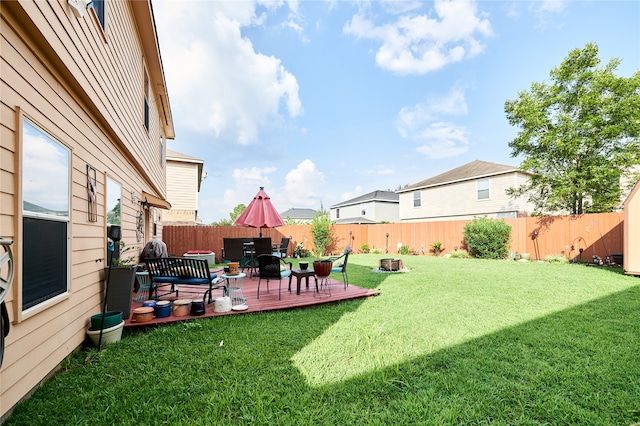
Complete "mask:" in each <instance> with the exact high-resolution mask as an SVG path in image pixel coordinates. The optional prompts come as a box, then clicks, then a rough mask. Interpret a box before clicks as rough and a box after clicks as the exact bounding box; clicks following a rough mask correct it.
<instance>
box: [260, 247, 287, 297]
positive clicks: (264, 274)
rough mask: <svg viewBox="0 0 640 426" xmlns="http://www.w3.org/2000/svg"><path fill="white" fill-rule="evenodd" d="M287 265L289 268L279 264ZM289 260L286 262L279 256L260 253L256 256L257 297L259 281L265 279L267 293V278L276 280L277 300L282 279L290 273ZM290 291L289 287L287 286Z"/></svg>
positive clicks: (279, 295)
mask: <svg viewBox="0 0 640 426" xmlns="http://www.w3.org/2000/svg"><path fill="white" fill-rule="evenodd" d="M285 265H289V269H282V268H281V266H285ZM291 267H292V265H291V262H287V261H285V260H284V259H282V258H281V257H279V256H274V255H272V254H261V255H260V256H258V276H259V277H260V278H259V279H258V299H260V282H261V281H262V280H263V279H265V280H267V293H269V280H278V300H280V297H281V288H282V279H283V278H286V277H288V276H290V275H291ZM289 291H291V288H289Z"/></svg>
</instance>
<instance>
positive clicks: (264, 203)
mask: <svg viewBox="0 0 640 426" xmlns="http://www.w3.org/2000/svg"><path fill="white" fill-rule="evenodd" d="M233 224H234V225H238V226H250V227H252V228H260V238H262V228H275V227H277V226H284V222H283V221H282V218H281V217H280V214H279V213H278V211H277V210H276V208H275V207H273V204H271V198H269V196H268V195H267V193H266V192H264V187H263V186H261V187H260V191H258V193H257V194H256V196H255V197H253V200H251V202H250V203H249V205H248V206H247V208H246V209H245V211H243V212H242V214H241V215H240V216H238V218H237V219H236V221H235V222H233Z"/></svg>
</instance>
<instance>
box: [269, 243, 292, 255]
mask: <svg viewBox="0 0 640 426" xmlns="http://www.w3.org/2000/svg"><path fill="white" fill-rule="evenodd" d="M290 240H291V238H283V239H282V240H281V241H280V244H278V243H274V244H273V248H272V250H273V253H272V254H273V255H274V256H280V257H282V258H285V257H287V251H288V249H289V241H290Z"/></svg>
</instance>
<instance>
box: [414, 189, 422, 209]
mask: <svg viewBox="0 0 640 426" xmlns="http://www.w3.org/2000/svg"><path fill="white" fill-rule="evenodd" d="M421 206H422V191H420V190H418V191H413V207H421Z"/></svg>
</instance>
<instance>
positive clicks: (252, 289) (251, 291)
mask: <svg viewBox="0 0 640 426" xmlns="http://www.w3.org/2000/svg"><path fill="white" fill-rule="evenodd" d="M183 290H184V291H183ZM186 290H188V286H180V291H179V297H178V298H176V297H169V296H167V297H162V298H161V299H162V300H175V299H191V298H193V299H197V298H200V299H201V298H202V296H197V295H196V294H193V293H188V292H186ZM199 291H200V294H202V292H203V290H202V287H200V289H199ZM257 291H258V278H249V277H248V276H247V277H246V278H245V280H244V283H243V285H242V293H243V295H244V297H245V298H246V300H247V301H246V305H247V306H248V308H247V309H246V310H244V311H229V312H214V311H213V307H214V302H212V303H210V304H207V303H205V313H204V315H199V316H180V317H176V316H173V315H170V316H168V317H166V318H154V319H152V320H151V321H148V322H143V323H136V322H132V321H131V318H127V319H125V323H124V326H125V328H134V327H148V326H152V325H157V324H165V323H171V322H176V321H186V320H192V319H197V318H207V317H215V316H220V315H242V314H246V313H252V312H265V311H275V310H281V309H292V308H301V307H305V306H313V305H320V304H323V303H332V302H338V301H341V300H350V299H360V298H366V297H371V296H376V295H377V294H378V291H376V290H371V289H368V288H361V287H358V286H355V285H353V284H349V286H348V287H347V289H346V290H345V289H344V284H343V283H342V282H340V281H336V280H333V279H331V295H329V294H326V293H316V292H315V281H314V279H313V278H311V279H310V280H309V288H308V289H307V288H306V286H305V282H304V279H303V280H302V284H301V286H300V294H299V295H297V294H296V278H295V277H293V279H292V281H291V293H289V279H288V278H285V279H284V280H282V298H281V300H278V281H273V280H271V281H269V293H267V285H266V280H262V283H261V284H260V299H258V298H257ZM134 296H135V295H134ZM221 296H222V290H221V289H220V290H214V292H213V298H214V299H215V298H216V297H221ZM205 302H206V301H205ZM140 306H142V303H141V302H136V301H135V300H134V301H133V302H132V304H131V312H132V313H133V310H134V309H135V308H138V307H140Z"/></svg>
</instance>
